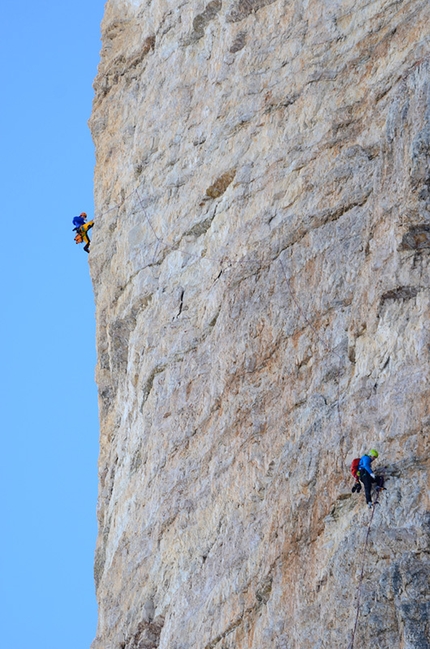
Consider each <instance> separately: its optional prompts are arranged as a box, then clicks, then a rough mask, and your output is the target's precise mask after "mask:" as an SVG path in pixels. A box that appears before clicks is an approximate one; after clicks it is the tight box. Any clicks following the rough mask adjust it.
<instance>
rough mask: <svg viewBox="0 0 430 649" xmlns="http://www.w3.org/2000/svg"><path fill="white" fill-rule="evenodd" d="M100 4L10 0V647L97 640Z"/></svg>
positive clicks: (5, 625)
mask: <svg viewBox="0 0 430 649" xmlns="http://www.w3.org/2000/svg"><path fill="white" fill-rule="evenodd" d="M103 8H104V2H102V1H101V0H92V2H88V0H75V2H73V3H66V2H58V0H45V1H43V0H40V1H39V2H37V3H35V2H28V1H24V2H18V3H12V2H8V3H3V6H2V20H1V25H0V30H1V38H0V48H1V102H0V115H1V152H2V155H1V162H0V164H1V174H0V178H1V198H2V210H1V212H2V221H3V229H2V249H1V255H0V271H1V277H2V279H3V299H2V300H1V304H2V307H1V311H2V313H1V318H0V328H1V330H0V333H1V335H0V340H1V360H2V365H1V367H2V372H1V390H0V395H1V406H2V407H1V413H2V422H1V427H0V431H1V433H0V434H1V439H0V441H1V471H0V480H1V484H0V488H1V497H2V500H1V502H2V517H1V534H0V628H1V632H0V633H1V639H0V646H1V647H4V648H5V649H6V648H7V649H30V648H31V649H88V648H89V645H90V643H91V641H92V640H93V638H94V636H95V630H96V602H95V595H94V584H93V556H94V546H95V540H96V532H97V529H96V499H97V455H98V419H97V393H96V386H95V383H94V366H95V360H96V359H95V340H94V336H95V323H94V301H93V294H92V287H91V282H90V277H89V273H88V263H87V261H88V260H87V255H86V253H85V252H84V251H83V250H82V246H79V247H78V246H76V245H75V244H74V241H73V233H72V227H73V226H72V224H71V219H72V217H73V216H74V215H76V214H79V213H80V212H81V211H86V212H87V213H88V214H89V215H90V216H92V214H93V168H94V150H93V144H92V141H91V136H90V133H89V130H88V126H87V121H88V118H89V116H90V113H91V102H92V97H93V90H92V82H93V79H94V76H95V74H96V71H97V64H98V60H99V51H100V22H101V19H102V16H103Z"/></svg>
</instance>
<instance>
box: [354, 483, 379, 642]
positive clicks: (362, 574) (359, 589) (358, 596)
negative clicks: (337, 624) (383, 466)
mask: <svg viewBox="0 0 430 649" xmlns="http://www.w3.org/2000/svg"><path fill="white" fill-rule="evenodd" d="M381 482H382V486H381V487H378V486H377V487H376V490H377V494H378V495H377V497H376V500H375V502H374V503H373V507H372V513H371V515H370V520H369V524H368V525H367V531H366V537H365V539H364V546H363V553H362V563H361V571H360V576H359V578H358V585H357V604H356V611H355V621H354V627H353V629H352V636H351V642H350V644H349V646H348V649H354V640H355V633H356V631H357V626H358V619H359V617H360V607H361V587H362V584H363V578H364V566H365V562H366V550H367V545H368V542H369V535H370V528H371V526H372V521H373V516H374V514H375V505H379V504H380V503H379V498H380V496H381V492H382V491H384V490H385V487H384V486H383V485H384V475H383V474H382V481H381Z"/></svg>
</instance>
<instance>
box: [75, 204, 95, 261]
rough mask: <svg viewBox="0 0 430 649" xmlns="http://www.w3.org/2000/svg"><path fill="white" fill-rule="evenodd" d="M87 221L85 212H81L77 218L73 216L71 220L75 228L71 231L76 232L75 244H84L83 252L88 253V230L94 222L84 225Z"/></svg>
mask: <svg viewBox="0 0 430 649" xmlns="http://www.w3.org/2000/svg"><path fill="white" fill-rule="evenodd" d="M86 220H87V215H86V213H85V212H81V213H80V214H79V216H75V217H74V218H73V221H72V223H73V225H74V226H75V227H74V228H73V231H74V232H76V237H75V241H76V243H85V246H84V250H85V252H89V251H90V243H91V241H90V238H89V236H88V230H90V229H91V228H92V227H93V225H94V221H88V223H85V221H86Z"/></svg>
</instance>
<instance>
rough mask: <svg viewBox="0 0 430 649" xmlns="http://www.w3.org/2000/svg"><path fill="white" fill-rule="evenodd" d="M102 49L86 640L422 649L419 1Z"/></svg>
mask: <svg viewBox="0 0 430 649" xmlns="http://www.w3.org/2000/svg"><path fill="white" fill-rule="evenodd" d="M102 32H103V48H102V54H101V62H100V66H99V72H98V76H97V79H96V81H95V99H94V108H93V115H92V118H91V129H92V133H93V137H94V141H95V145H96V157H97V164H96V171H95V197H96V214H95V219H96V221H95V226H94V230H93V237H92V249H91V254H90V257H89V259H90V267H91V273H92V278H93V283H94V290H95V296H96V308H97V349H98V366H97V381H98V385H99V390H100V421H101V434H100V462H99V473H100V492H99V505H98V519H99V537H98V542H97V550H96V560H95V578H96V587H97V596H98V602H99V625H98V631H97V638H96V639H95V641H94V643H93V649H152V648H156V647H159V648H160V649H272V648H273V649H308V648H309V649H311V648H312V649H316V648H318V649H323V648H330V649H335V648H336V649H337V648H339V649H341V648H342V649H346V648H347V647H348V646H351V641H352V639H353V640H354V647H361V648H362V649H364V648H366V649H367V648H370V647H372V648H375V649H388V648H390V649H400V648H402V649H428V648H429V647H430V639H429V621H428V612H429V599H428V578H429V523H430V517H429V502H428V461H427V456H428V439H429V437H428V433H429V427H430V412H429V408H428V398H429V391H430V390H429V388H430V386H429V378H430V372H429V356H430V317H429V316H430V283H429V256H430V167H429V162H430V4H429V2H428V0H411V1H409V2H408V1H407V0H403V1H402V0H397V1H392V2H387V1H386V0H372V1H365V0H356V1H355V2H352V1H351V0H344V1H343V2H334V1H333V2H322V0H310V1H305V0H290V1H289V2H287V1H286V0H210V1H209V2H207V1H206V0H186V1H184V2H181V3H178V5H174V4H172V3H168V2H166V1H165V0H152V2H151V0H148V2H143V1H142V2H141V1H139V0H109V1H108V2H107V5H106V11H105V17H104V20H103V25H102ZM371 446H373V447H376V448H377V449H378V450H379V452H380V457H379V459H378V462H377V468H378V467H379V469H380V470H382V467H386V468H385V474H386V477H387V491H386V492H384V494H383V496H382V498H381V502H380V505H379V506H377V508H376V509H375V511H374V515H373V520H372V524H371V527H370V531H369V535H368V539H367V546H366V551H365V554H364V544H365V539H366V533H367V531H368V524H369V520H370V516H371V513H370V511H369V510H368V509H367V508H366V505H365V500H364V496H363V494H360V495H357V494H352V493H351V486H352V484H353V480H352V478H351V476H350V475H349V464H350V462H351V460H352V459H353V458H354V457H355V456H357V455H360V454H362V453H364V452H365V451H367V450H368V449H369V448H370V447H371ZM361 574H362V579H361V578H360V575H361ZM360 583H361V588H360V591H359V592H358V590H357V587H358V585H359V584H360ZM358 596H359V597H360V610H359V615H358V617H357V605H358V599H357V598H358ZM356 622H357V623H356ZM355 623H356V626H355ZM354 628H355V636H354V638H352V635H353V629H354Z"/></svg>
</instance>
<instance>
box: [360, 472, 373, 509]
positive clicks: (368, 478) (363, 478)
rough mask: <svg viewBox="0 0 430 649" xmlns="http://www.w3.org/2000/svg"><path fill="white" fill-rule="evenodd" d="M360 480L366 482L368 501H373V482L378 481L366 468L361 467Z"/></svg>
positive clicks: (365, 488)
mask: <svg viewBox="0 0 430 649" xmlns="http://www.w3.org/2000/svg"><path fill="white" fill-rule="evenodd" d="M360 480H361V482H362V483H363V484H364V493H365V494H366V503H371V502H372V496H371V493H372V484H373V483H374V482H376V480H375V479H374V478H372V476H371V475H370V473H368V472H367V471H366V470H365V469H360Z"/></svg>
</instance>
